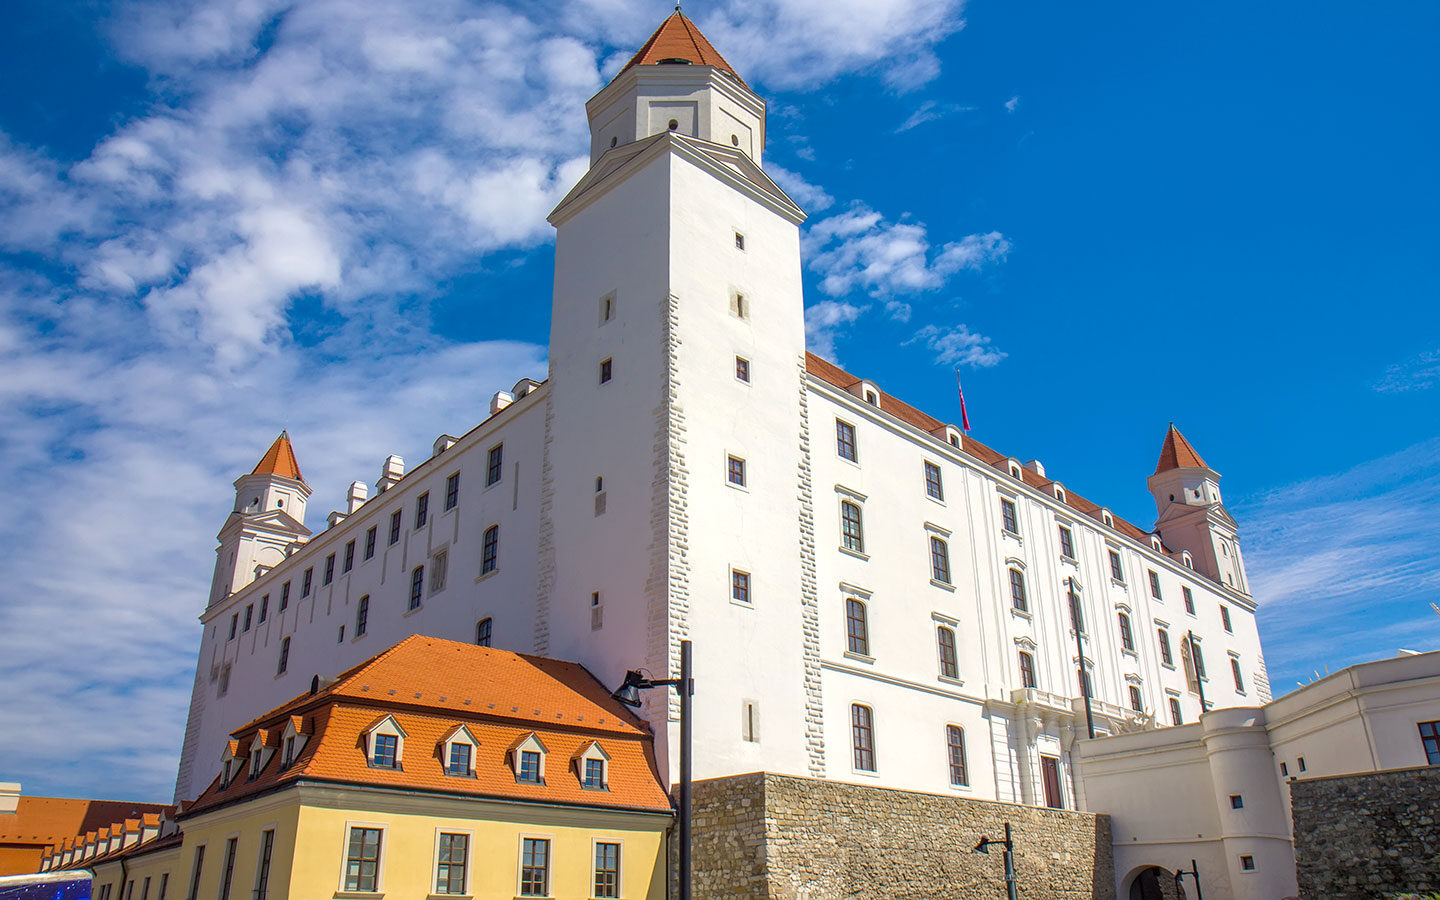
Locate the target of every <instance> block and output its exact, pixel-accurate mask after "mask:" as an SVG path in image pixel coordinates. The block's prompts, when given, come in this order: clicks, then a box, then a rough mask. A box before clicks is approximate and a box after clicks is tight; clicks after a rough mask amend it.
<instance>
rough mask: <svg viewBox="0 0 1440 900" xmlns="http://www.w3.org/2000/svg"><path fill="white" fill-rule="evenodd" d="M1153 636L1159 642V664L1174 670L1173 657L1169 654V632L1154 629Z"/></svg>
mask: <svg viewBox="0 0 1440 900" xmlns="http://www.w3.org/2000/svg"><path fill="white" fill-rule="evenodd" d="M1155 636H1156V637H1157V638H1159V640H1160V662H1161V663H1162V664H1163V665H1167V666H1170V667H1171V668H1174V666H1175V655H1174V654H1173V653H1171V652H1170V632H1168V631H1166V630H1165V629H1163V628H1157V629H1155Z"/></svg>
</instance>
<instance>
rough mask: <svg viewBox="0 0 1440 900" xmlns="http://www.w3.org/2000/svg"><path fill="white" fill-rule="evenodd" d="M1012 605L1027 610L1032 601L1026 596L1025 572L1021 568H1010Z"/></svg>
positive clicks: (1022, 610)
mask: <svg viewBox="0 0 1440 900" xmlns="http://www.w3.org/2000/svg"><path fill="white" fill-rule="evenodd" d="M1010 605H1011V606H1013V607H1015V608H1016V609H1018V610H1020V611H1021V612H1025V611H1026V610H1028V609H1029V608H1030V602H1029V601H1028V600H1027V599H1026V598H1025V573H1024V572H1021V571H1020V570H1019V569H1011V570H1010Z"/></svg>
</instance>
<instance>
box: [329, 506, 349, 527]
mask: <svg viewBox="0 0 1440 900" xmlns="http://www.w3.org/2000/svg"><path fill="white" fill-rule="evenodd" d="M345 516H346V513H342V512H341V511H340V510H338V509H332V510H330V515H328V516H326V517H325V521H326V522H328V523H329V525H330V527H331V528H334V527H335V526H336V525H339V524H340V523H341V522H343V521H345Z"/></svg>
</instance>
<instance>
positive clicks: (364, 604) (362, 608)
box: [355, 594, 370, 637]
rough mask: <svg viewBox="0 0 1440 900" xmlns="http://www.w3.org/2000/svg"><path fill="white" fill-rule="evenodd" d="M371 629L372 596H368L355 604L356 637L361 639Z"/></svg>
mask: <svg viewBox="0 0 1440 900" xmlns="http://www.w3.org/2000/svg"><path fill="white" fill-rule="evenodd" d="M369 627H370V595H369V594H366V595H365V596H363V597H361V598H360V602H359V603H357V604H355V636H356V637H361V636H363V635H364V634H365V629H367V628H369Z"/></svg>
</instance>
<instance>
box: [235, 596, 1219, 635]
mask: <svg viewBox="0 0 1440 900" xmlns="http://www.w3.org/2000/svg"><path fill="white" fill-rule="evenodd" d="M260 618H261V620H264V618H265V617H264V616H261V617H260ZM1220 624H1221V625H1222V626H1224V628H1225V631H1226V632H1228V633H1230V634H1234V633H1235V629H1234V628H1233V627H1232V626H1231V624H1230V607H1228V606H1226V605H1225V604H1223V603H1222V604H1220Z"/></svg>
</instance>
